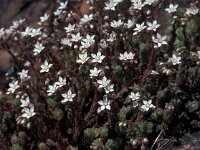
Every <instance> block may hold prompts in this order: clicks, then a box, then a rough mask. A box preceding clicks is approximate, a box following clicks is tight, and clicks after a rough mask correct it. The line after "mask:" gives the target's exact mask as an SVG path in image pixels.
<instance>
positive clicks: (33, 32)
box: [29, 29, 42, 37]
mask: <svg viewBox="0 0 200 150" xmlns="http://www.w3.org/2000/svg"><path fill="white" fill-rule="evenodd" d="M41 34H42V33H41V31H40V29H32V30H31V33H30V34H29V35H30V36H31V37H35V36H38V35H41Z"/></svg>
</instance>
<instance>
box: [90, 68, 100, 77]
mask: <svg viewBox="0 0 200 150" xmlns="http://www.w3.org/2000/svg"><path fill="white" fill-rule="evenodd" d="M100 72H101V70H98V69H97V68H96V67H94V69H90V78H93V77H97V76H98V75H99V73H100Z"/></svg>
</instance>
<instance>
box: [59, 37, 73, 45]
mask: <svg viewBox="0 0 200 150" xmlns="http://www.w3.org/2000/svg"><path fill="white" fill-rule="evenodd" d="M60 43H61V44H63V45H67V46H69V47H71V46H72V42H71V40H70V39H68V38H63V39H61V42H60Z"/></svg>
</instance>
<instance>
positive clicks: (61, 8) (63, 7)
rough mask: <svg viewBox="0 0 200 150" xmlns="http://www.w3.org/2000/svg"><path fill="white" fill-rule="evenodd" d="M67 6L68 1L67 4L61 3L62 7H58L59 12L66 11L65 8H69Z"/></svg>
mask: <svg viewBox="0 0 200 150" xmlns="http://www.w3.org/2000/svg"><path fill="white" fill-rule="evenodd" d="M67 4H68V0H67V1H66V2H65V3H63V2H61V3H60V7H58V9H59V10H63V9H65V8H66V7H67Z"/></svg>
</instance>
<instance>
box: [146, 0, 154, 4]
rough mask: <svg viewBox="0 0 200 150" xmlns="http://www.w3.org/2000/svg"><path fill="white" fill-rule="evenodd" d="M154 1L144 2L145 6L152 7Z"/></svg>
mask: <svg viewBox="0 0 200 150" xmlns="http://www.w3.org/2000/svg"><path fill="white" fill-rule="evenodd" d="M154 1H155V0H146V1H145V2H144V4H145V5H152V4H153V2H154Z"/></svg>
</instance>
